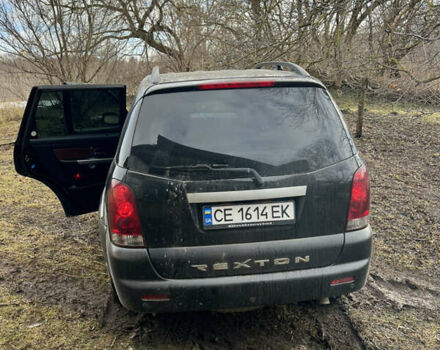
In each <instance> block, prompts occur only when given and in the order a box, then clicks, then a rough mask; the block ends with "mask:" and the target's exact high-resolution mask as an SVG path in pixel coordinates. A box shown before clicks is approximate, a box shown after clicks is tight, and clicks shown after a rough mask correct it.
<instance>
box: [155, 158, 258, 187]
mask: <svg viewBox="0 0 440 350" xmlns="http://www.w3.org/2000/svg"><path fill="white" fill-rule="evenodd" d="M151 168H153V169H161V170H177V171H179V170H182V171H230V172H236V173H247V174H251V175H252V176H253V178H254V181H255V183H256V184H257V185H259V186H262V185H263V184H264V179H263V178H262V177H261V175H260V174H258V172H257V171H256V170H255V169H253V168H231V167H229V165H228V164H204V163H201V164H195V165H172V166H155V165H153V166H151Z"/></svg>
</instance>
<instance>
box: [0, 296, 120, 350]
mask: <svg viewBox="0 0 440 350" xmlns="http://www.w3.org/2000/svg"><path fill="white" fill-rule="evenodd" d="M0 305H1V308H0V320H1V326H0V348H1V349H5V350H8V349H104V348H110V345H111V344H112V343H113V341H114V336H113V335H112V334H109V333H104V332H96V330H97V329H99V323H98V321H97V320H93V319H87V318H81V317H80V316H79V315H78V314H77V313H74V312H66V311H65V310H63V309H62V308H61V306H58V305H44V304H42V303H39V302H33V301H30V300H28V299H26V298H25V297H23V296H22V295H17V294H13V293H11V292H10V291H8V290H7V289H4V288H0Z"/></svg>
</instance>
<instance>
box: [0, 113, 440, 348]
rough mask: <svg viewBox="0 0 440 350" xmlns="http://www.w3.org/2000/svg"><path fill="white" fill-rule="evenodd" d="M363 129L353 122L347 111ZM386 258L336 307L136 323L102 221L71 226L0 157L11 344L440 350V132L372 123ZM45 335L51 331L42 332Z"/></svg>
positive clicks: (4, 336)
mask: <svg viewBox="0 0 440 350" xmlns="http://www.w3.org/2000/svg"><path fill="white" fill-rule="evenodd" d="M347 119H348V120H349V124H350V125H351V126H352V118H351V117H350V116H349V115H347ZM364 133H365V137H364V138H363V139H361V140H356V145H357V146H358V148H359V149H360V151H361V153H362V155H363V157H364V159H365V160H366V161H367V165H368V166H369V173H370V178H371V184H372V191H373V194H372V227H373V229H374V230H375V247H376V248H375V257H374V262H373V265H372V269H371V275H370V277H369V280H368V283H367V286H366V287H365V288H364V289H363V290H361V291H359V292H356V293H353V294H352V295H349V296H347V297H342V298H340V299H338V300H336V301H334V302H333V303H332V304H331V305H329V306H319V305H316V304H315V303H314V302H309V303H301V304H299V305H289V306H278V307H273V308H265V309H260V310H256V311H252V312H246V313H235V314H231V313H211V312H204V313H183V314H173V315H157V316H151V315H142V314H140V315H136V314H132V313H129V312H127V311H125V310H124V309H122V308H120V307H119V306H118V305H115V304H114V303H112V301H111V299H110V293H109V289H108V287H107V284H106V278H107V277H106V275H105V270H104V266H103V262H102V257H101V254H100V248H99V246H98V239H97V236H96V230H95V229H96V214H91V215H86V216H82V217H78V218H65V217H64V216H63V215H62V212H61V208H60V206H59V205H58V203H57V200H56V198H55V197H54V196H53V195H52V194H51V193H50V191H49V190H47V189H45V188H44V187H43V186H41V185H39V184H38V183H36V182H34V181H32V180H28V179H24V178H22V177H19V176H18V175H15V174H14V172H13V168H12V166H11V157H12V148H11V146H10V145H6V146H3V147H2V148H1V149H0V176H1V178H2V182H1V188H0V225H2V227H3V230H2V232H0V292H3V293H4V296H1V295H0V348H2V349H3V348H4V349H17V348H19V349H21V348H29V349H31V348H66V349H67V348H114V349H120V348H129V347H131V348H133V349H147V348H148V349H163V348H165V349H231V348H233V349H440V280H439V272H440V268H439V266H440V264H439V263H440V211H439V210H440V209H439V208H440V206H439V204H440V170H439V169H440V167H439V165H440V125H439V124H427V123H424V122H422V121H421V118H420V117H416V116H408V115H393V114H388V115H380V116H379V115H368V116H367V118H366V122H365V130H364ZM38 332H39V333H38Z"/></svg>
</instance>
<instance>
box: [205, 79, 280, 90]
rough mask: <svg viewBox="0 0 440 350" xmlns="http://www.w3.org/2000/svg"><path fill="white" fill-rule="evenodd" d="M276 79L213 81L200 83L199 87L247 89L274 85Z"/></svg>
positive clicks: (209, 88) (207, 88) (208, 88)
mask: <svg viewBox="0 0 440 350" xmlns="http://www.w3.org/2000/svg"><path fill="white" fill-rule="evenodd" d="M274 85H275V82H274V81H268V80H263V81H236V82H229V83H212V84H200V85H198V87H199V89H202V90H216V89H246V88H258V87H270V86H274Z"/></svg>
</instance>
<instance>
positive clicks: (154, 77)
mask: <svg viewBox="0 0 440 350" xmlns="http://www.w3.org/2000/svg"><path fill="white" fill-rule="evenodd" d="M149 80H150V83H151V84H159V82H160V73H159V67H158V66H155V67H153V70H152V71H151V74H150V79H149Z"/></svg>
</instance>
